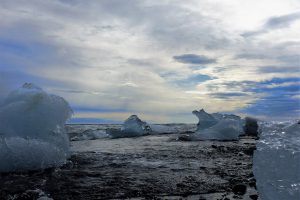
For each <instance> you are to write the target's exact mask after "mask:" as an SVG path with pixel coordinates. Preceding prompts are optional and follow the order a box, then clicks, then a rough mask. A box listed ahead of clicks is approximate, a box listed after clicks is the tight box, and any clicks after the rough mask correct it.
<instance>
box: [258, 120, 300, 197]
mask: <svg viewBox="0 0 300 200" xmlns="http://www.w3.org/2000/svg"><path fill="white" fill-rule="evenodd" d="M259 126H260V127H262V133H261V135H260V139H259V141H258V143H257V145H256V146H257V150H256V151H255V152H254V158H253V173H254V176H255V178H256V185H257V189H258V192H259V196H260V197H261V199H264V200H290V199H299V197H300V173H299V172H300V124H299V123H295V122H288V123H277V122H262V123H261V124H259Z"/></svg>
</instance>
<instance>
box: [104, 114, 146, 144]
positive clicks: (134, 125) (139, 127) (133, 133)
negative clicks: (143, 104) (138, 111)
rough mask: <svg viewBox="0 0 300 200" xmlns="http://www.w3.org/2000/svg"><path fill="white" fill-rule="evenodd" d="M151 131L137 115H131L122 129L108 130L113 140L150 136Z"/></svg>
mask: <svg viewBox="0 0 300 200" xmlns="http://www.w3.org/2000/svg"><path fill="white" fill-rule="evenodd" d="M151 131H152V130H151V128H150V126H149V125H148V124H147V123H146V122H144V121H142V120H140V118H138V116H136V115H131V116H130V117H129V118H128V119H126V120H125V122H124V124H123V127H122V128H121V129H107V131H106V132H107V134H109V135H110V136H111V138H121V137H137V136H143V135H148V134H149V133H150V132H151Z"/></svg>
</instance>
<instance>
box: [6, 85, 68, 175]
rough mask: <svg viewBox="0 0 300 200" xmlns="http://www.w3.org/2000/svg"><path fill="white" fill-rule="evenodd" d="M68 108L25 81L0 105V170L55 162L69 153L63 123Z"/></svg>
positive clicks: (16, 169)
mask: <svg viewBox="0 0 300 200" xmlns="http://www.w3.org/2000/svg"><path fill="white" fill-rule="evenodd" d="M71 114H72V110H71V108H70V107H69V105H68V103H67V102H66V101H65V100H64V99H63V98H61V97H59V96H56V95H51V94H47V93H46V92H45V91H43V90H42V89H41V88H39V87H37V86H35V85H33V84H30V83H26V84H24V85H23V87H21V88H19V89H17V90H15V91H13V92H11V93H10V94H9V95H8V97H7V98H6V99H5V101H4V103H3V104H2V105H0V149H1V150H0V160H1V162H0V172H7V171H24V170H35V169H42V168H47V167H52V166H58V165H61V164H63V163H64V162H65V161H66V158H67V156H68V154H69V140H68V136H67V135H66V133H65V131H64V123H65V121H66V120H67V119H68V118H69V117H70V116H71Z"/></svg>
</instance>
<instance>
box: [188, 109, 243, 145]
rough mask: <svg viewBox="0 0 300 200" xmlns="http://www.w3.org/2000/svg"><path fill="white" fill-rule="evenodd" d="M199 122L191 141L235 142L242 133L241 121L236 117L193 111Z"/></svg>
mask: <svg viewBox="0 0 300 200" xmlns="http://www.w3.org/2000/svg"><path fill="white" fill-rule="evenodd" d="M192 113H193V114H195V115H196V116H197V117H198V119H199V122H198V124H197V131H196V133H195V134H193V135H191V140H237V139H238V138H239V135H240V134H241V133H242V124H243V121H242V119H241V118H240V117H239V116H237V115H231V114H221V113H213V114H209V113H207V112H205V111H204V110H203V109H201V110H200V111H193V112H192Z"/></svg>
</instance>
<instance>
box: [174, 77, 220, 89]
mask: <svg viewBox="0 0 300 200" xmlns="http://www.w3.org/2000/svg"><path fill="white" fill-rule="evenodd" d="M212 79H214V78H213V77H210V76H208V75H204V74H192V75H191V76H188V77H186V78H185V79H180V80H176V81H174V82H175V84H176V85H178V86H180V87H187V88H190V87H195V86H196V85H198V84H200V83H203V82H205V81H208V80H212Z"/></svg>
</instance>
